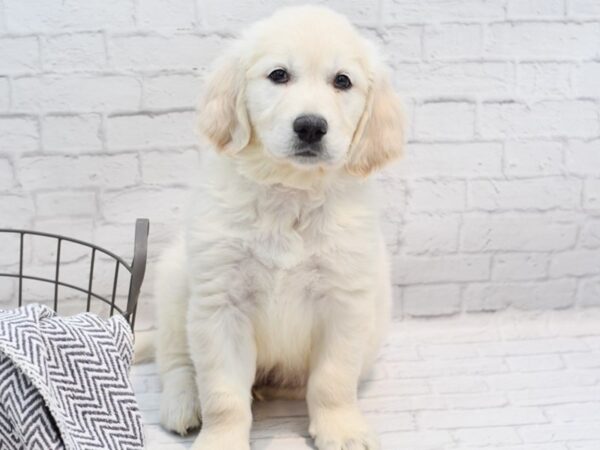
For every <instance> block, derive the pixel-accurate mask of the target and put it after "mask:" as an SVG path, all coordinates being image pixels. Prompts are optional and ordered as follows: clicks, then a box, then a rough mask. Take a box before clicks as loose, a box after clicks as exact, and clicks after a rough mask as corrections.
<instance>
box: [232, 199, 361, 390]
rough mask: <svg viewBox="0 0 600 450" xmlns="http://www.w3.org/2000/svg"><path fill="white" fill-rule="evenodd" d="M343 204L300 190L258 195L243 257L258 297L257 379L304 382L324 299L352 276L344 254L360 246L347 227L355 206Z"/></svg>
mask: <svg viewBox="0 0 600 450" xmlns="http://www.w3.org/2000/svg"><path fill="white" fill-rule="evenodd" d="M344 209H345V208H343V207H341V205H340V204H339V203H337V204H336V203H335V202H334V201H333V200H332V199H331V198H327V197H322V198H316V199H315V198H310V196H309V195H308V194H306V193H302V192H293V191H292V192H286V191H282V192H277V191H276V192H268V193H265V195H259V196H257V197H256V199H255V211H256V215H255V216H254V220H253V221H252V222H253V223H252V224H249V225H250V226H249V228H247V229H248V230H249V232H248V233H247V234H246V236H245V240H244V245H245V246H247V253H246V255H247V256H246V257H245V258H244V259H245V260H244V262H243V264H242V265H243V266H245V267H246V268H247V269H249V270H248V271H247V274H250V278H249V279H247V283H245V286H246V287H247V289H248V292H246V293H244V295H245V296H248V297H249V298H252V301H251V305H252V306H251V310H250V311H249V314H250V318H251V320H252V322H253V325H254V332H255V339H256V344H257V371H258V374H257V383H259V384H270V385H284V386H292V387H294V386H300V385H303V384H305V382H306V375H307V373H308V365H309V361H310V355H311V349H312V346H313V341H314V335H315V333H318V331H319V328H320V327H321V326H322V322H323V321H324V320H326V317H324V309H325V308H324V304H323V303H324V302H326V301H327V297H328V294H329V292H330V291H331V289H332V288H333V287H334V286H335V284H336V283H337V282H338V281H339V282H340V283H343V281H342V280H343V279H345V278H346V277H347V276H351V274H350V273H348V271H347V269H346V268H345V267H344V263H343V261H344V258H349V257H350V258H351V257H353V256H357V255H358V253H360V250H358V249H357V248H356V247H359V246H360V244H357V243H352V235H353V233H352V231H351V227H349V225H351V222H352V217H351V216H352V215H353V211H351V210H346V211H345V210H344ZM344 222H347V223H345V224H344ZM344 225H346V226H344ZM363 239H364V236H363ZM357 250H358V252H356V251H357ZM350 253H357V254H356V255H350ZM346 262H348V261H346ZM338 279H339V280H338Z"/></svg>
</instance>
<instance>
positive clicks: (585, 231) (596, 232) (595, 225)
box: [579, 220, 600, 248]
mask: <svg viewBox="0 0 600 450" xmlns="http://www.w3.org/2000/svg"><path fill="white" fill-rule="evenodd" d="M579 243H580V244H581V246H582V247H585V248H600V220H589V221H588V222H587V223H585V224H584V225H583V228H582V229H581V233H580V235H579Z"/></svg>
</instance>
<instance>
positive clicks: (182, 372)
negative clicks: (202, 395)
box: [160, 369, 202, 435]
mask: <svg viewBox="0 0 600 450" xmlns="http://www.w3.org/2000/svg"><path fill="white" fill-rule="evenodd" d="M160 423H161V424H162V426H163V427H165V428H166V429H167V430H169V431H174V432H176V433H178V434H181V435H185V434H187V433H188V431H190V430H193V429H196V428H200V424H201V423H202V421H201V412H200V399H199V397H198V390H197V388H196V383H195V380H194V375H193V372H191V371H189V370H187V369H176V370H174V371H172V372H169V373H167V374H166V375H165V376H164V377H163V391H162V394H161V397H160Z"/></svg>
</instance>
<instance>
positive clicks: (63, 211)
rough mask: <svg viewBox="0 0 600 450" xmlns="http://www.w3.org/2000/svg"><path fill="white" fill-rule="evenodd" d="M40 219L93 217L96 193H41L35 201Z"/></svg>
mask: <svg viewBox="0 0 600 450" xmlns="http://www.w3.org/2000/svg"><path fill="white" fill-rule="evenodd" d="M35 205H36V212H37V216H38V217H65V216H66V217H71V216H75V217H77V216H93V215H94V213H95V212H96V193H95V192H93V191H89V192H86V191H80V192H76V191H75V192H74V191H56V192H40V193H39V194H37V195H36V199H35Z"/></svg>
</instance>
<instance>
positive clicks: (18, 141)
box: [0, 116, 40, 154]
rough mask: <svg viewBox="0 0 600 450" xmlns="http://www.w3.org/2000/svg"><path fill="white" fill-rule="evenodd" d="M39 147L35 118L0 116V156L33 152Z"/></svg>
mask: <svg viewBox="0 0 600 450" xmlns="http://www.w3.org/2000/svg"><path fill="white" fill-rule="evenodd" d="M39 145H40V144H39V132H38V124H37V120H36V119H35V118H33V117H24V116H16V117H2V116H0V154H1V153H5V154H14V153H17V152H33V151H36V150H37V149H38V148H39Z"/></svg>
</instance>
